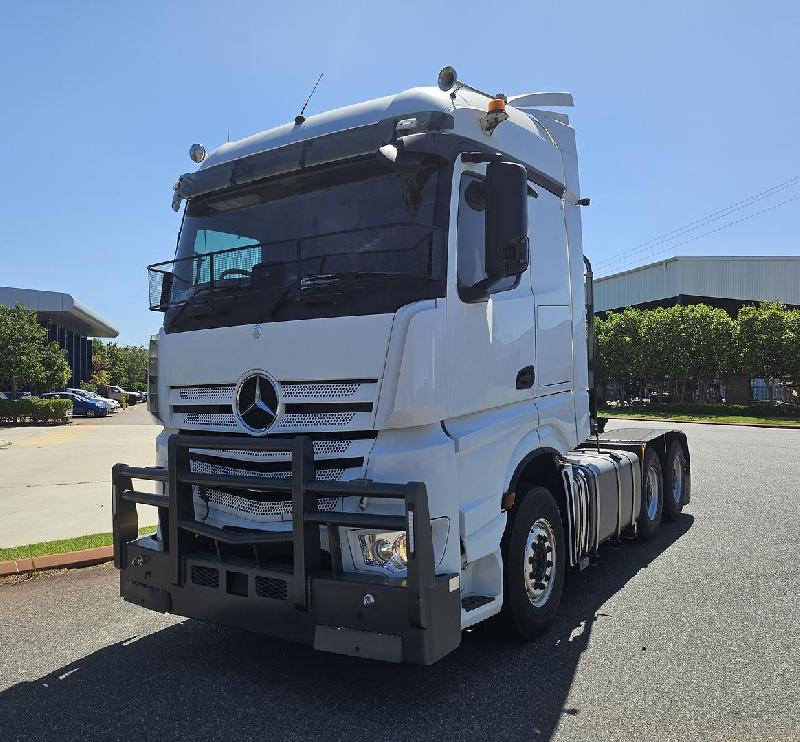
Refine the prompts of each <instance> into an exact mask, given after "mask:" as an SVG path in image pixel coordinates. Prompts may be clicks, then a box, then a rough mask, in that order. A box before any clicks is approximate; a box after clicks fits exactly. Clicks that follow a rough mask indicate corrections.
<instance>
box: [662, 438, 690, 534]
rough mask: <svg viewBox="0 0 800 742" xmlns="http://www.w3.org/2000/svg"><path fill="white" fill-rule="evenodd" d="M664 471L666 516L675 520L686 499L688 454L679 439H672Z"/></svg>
mask: <svg viewBox="0 0 800 742" xmlns="http://www.w3.org/2000/svg"><path fill="white" fill-rule="evenodd" d="M665 469H666V471H665V472H664V517H665V518H666V519H667V520H675V518H677V517H678V516H679V515H680V514H681V510H683V505H684V502H685V501H686V495H685V494H684V492H685V478H686V455H685V454H684V453H683V446H682V445H681V444H680V442H679V441H672V445H671V446H670V447H669V451H668V452H667V458H666V461H665Z"/></svg>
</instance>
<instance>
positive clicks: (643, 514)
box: [638, 448, 664, 541]
mask: <svg viewBox="0 0 800 742" xmlns="http://www.w3.org/2000/svg"><path fill="white" fill-rule="evenodd" d="M663 508H664V477H663V475H662V473H661V462H660V461H659V460H658V454H657V453H656V452H655V451H654V450H653V449H652V448H648V449H647V450H646V451H645V453H644V462H643V464H642V506H641V509H640V511H639V520H638V524H639V528H638V532H639V538H640V539H641V540H642V541H649V540H650V539H651V538H653V534H654V533H655V532H656V529H657V528H658V527H659V526H660V525H661V512H662V510H663Z"/></svg>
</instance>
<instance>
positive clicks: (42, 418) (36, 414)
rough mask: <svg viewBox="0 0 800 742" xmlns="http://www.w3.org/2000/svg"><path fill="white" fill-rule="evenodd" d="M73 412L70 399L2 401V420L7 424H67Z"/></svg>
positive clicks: (29, 398)
mask: <svg viewBox="0 0 800 742" xmlns="http://www.w3.org/2000/svg"><path fill="white" fill-rule="evenodd" d="M71 411H72V402H70V401H69V400H68V399H39V398H38V397H23V398H22V399H15V400H10V399H0V420H2V421H3V422H7V423H24V422H32V423H60V424H63V423H67V422H69V415H70V412H71Z"/></svg>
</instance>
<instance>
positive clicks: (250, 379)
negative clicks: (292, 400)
mask: <svg viewBox="0 0 800 742" xmlns="http://www.w3.org/2000/svg"><path fill="white" fill-rule="evenodd" d="M234 412H235V414H236V418H237V419H238V421H239V423H240V424H241V425H242V427H244V428H245V429H247V430H248V431H249V432H251V433H254V434H256V435H261V434H263V433H266V432H267V430H269V429H270V428H271V427H272V425H273V424H274V422H275V418H276V417H277V416H278V392H277V389H276V388H275V384H274V382H273V381H272V379H270V378H269V376H267V375H266V374H265V373H264V372H263V371H251V372H250V373H249V374H247V375H246V376H245V377H244V378H243V379H242V380H241V381H240V382H239V386H238V388H237V390H236V403H235V405H234Z"/></svg>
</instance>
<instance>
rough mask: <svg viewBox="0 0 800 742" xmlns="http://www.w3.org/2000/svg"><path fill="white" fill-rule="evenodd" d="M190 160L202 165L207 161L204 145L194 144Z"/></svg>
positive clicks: (190, 150)
mask: <svg viewBox="0 0 800 742" xmlns="http://www.w3.org/2000/svg"><path fill="white" fill-rule="evenodd" d="M189 158H190V159H191V160H192V162H196V163H198V164H199V163H201V162H202V161H203V160H205V159H206V148H205V147H204V146H203V145H202V144H193V145H192V146H191V147H189Z"/></svg>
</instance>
